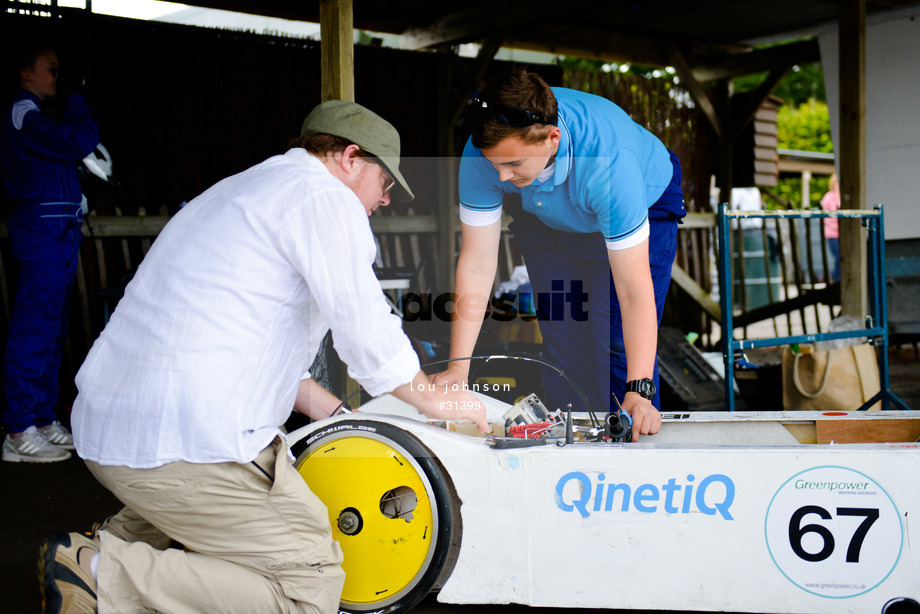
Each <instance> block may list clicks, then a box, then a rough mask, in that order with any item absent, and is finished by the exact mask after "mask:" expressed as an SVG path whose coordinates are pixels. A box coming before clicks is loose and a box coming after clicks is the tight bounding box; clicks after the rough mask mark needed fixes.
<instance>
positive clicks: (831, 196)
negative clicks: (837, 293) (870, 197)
mask: <svg viewBox="0 0 920 614" xmlns="http://www.w3.org/2000/svg"><path fill="white" fill-rule="evenodd" d="M821 208H822V209H823V210H825V211H837V210H838V209H840V184H839V183H838V182H837V173H833V174H832V175H831V181H830V186H829V188H828V191H827V193H826V194H825V195H824V196H822V197H821ZM824 238H825V239H826V240H827V249H828V250H829V251H830V253H831V281H840V228H839V224H838V223H837V218H835V217H826V218H824Z"/></svg>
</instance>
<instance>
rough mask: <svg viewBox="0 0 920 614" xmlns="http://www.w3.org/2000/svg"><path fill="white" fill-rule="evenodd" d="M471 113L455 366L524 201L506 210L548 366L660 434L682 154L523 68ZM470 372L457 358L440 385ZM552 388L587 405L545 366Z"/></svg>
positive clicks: (593, 400)
mask: <svg viewBox="0 0 920 614" xmlns="http://www.w3.org/2000/svg"><path fill="white" fill-rule="evenodd" d="M473 118H474V123H473V134H472V137H471V138H470V140H469V141H468V142H467V144H466V147H465V148H464V150H463V157H462V160H461V162H460V181H459V184H460V220H461V222H462V247H461V251H460V258H459V261H458V264H457V276H456V279H457V281H456V288H455V292H456V294H457V295H458V299H457V303H456V309H455V314H454V319H453V323H452V329H451V348H450V357H451V358H464V357H468V356H471V355H472V354H473V349H474V346H475V343H476V339H477V337H478V335H479V331H480V328H481V326H482V320H483V318H482V314H483V312H484V310H485V308H486V305H487V301H488V297H489V295H490V294H491V287H492V283H493V280H494V278H495V270H496V262H497V257H498V246H499V239H500V235H501V224H502V222H501V216H502V207H503V200H504V195H505V194H506V193H514V194H520V196H521V201H522V206H510V203H508V204H507V205H506V208H508V209H511V211H510V213H511V215H512V216H513V217H514V222H513V223H512V226H511V228H510V230H511V232H512V233H513V234H514V237H515V240H516V241H517V243H518V246H519V247H520V249H521V252H522V254H523V256H524V262H525V264H526V265H527V271H528V273H529V275H530V280H531V282H532V284H533V289H534V293H535V296H537V297H538V298H541V299H543V300H538V305H537V319H538V321H539V324H540V332H541V333H542V335H543V352H544V357H545V358H547V359H548V360H549V361H551V362H553V363H555V364H556V365H557V366H558V367H560V368H561V369H562V370H563V371H565V372H566V373H568V374H569V376H570V377H572V378H573V379H574V380H575V381H576V382H577V384H578V386H579V388H580V389H581V390H582V391H583V393H584V395H585V397H586V399H587V402H588V404H589V405H590V409H592V410H594V411H604V412H606V411H610V410H616V409H617V406H618V405H620V404H621V405H622V408H623V409H624V410H625V411H626V412H627V413H629V414H630V416H631V417H632V421H633V439H634V440H636V439H638V437H639V435H649V434H654V433H656V432H658V430H659V429H660V427H661V416H660V414H659V407H660V399H659V397H658V395H657V387H658V367H657V360H656V353H657V342H658V323H659V322H660V321H661V316H662V310H663V307H664V300H665V295H666V293H667V290H668V286H669V284H670V280H671V265H672V264H673V262H674V256H675V251H676V246H677V224H678V220H680V218H682V217H683V216H684V215H686V211H685V210H684V202H683V192H682V190H681V185H680V178H681V172H680V163H679V162H678V160H677V156H675V155H674V154H673V153H671V152H669V151H668V149H667V148H666V147H665V146H664V144H663V143H662V142H661V141H660V140H658V139H657V138H656V137H655V136H654V135H652V134H651V133H650V132H649V131H647V130H646V129H645V128H643V127H642V126H640V125H638V124H637V123H636V122H634V121H633V120H632V119H630V117H629V116H628V115H627V114H626V113H625V112H624V111H623V109H621V108H620V107H618V106H617V105H615V104H614V103H613V102H611V101H609V100H607V99H605V98H601V97H600V96H594V95H592V94H586V93H583V92H578V91H575V90H570V89H566V88H558V87H554V88H551V87H549V86H548V85H547V84H546V82H545V81H544V80H543V79H542V78H541V77H540V76H539V75H537V74H535V73H531V72H528V71H527V70H524V69H519V70H515V71H512V72H510V73H507V74H505V75H502V76H500V77H498V78H497V79H495V80H493V81H491V82H490V83H488V84H486V86H485V87H484V88H483V90H482V92H481V94H480V95H479V96H478V97H477V98H476V99H474V101H473ZM547 299H548V300H547ZM583 302H587V309H586V310H585V311H586V312H587V313H584V312H583V311H582V310H581V307H582V304H583ZM576 306H577V307H578V308H577V309H576ZM469 368H470V366H469V361H457V362H452V363H451V364H450V366H449V367H448V368H447V369H446V370H445V371H443V372H441V373H439V374H436V375H434V376H433V378H432V379H433V380H434V381H435V383H436V384H441V385H444V384H448V383H456V382H462V381H466V380H467V378H468V377H469ZM544 383H545V385H546V389H547V396H548V406H551V407H550V408H551V409H556V408H557V407H558V408H565V407H566V405H567V404H568V403H571V404H572V406H573V409H575V410H576V411H582V410H583V409H584V408H583V406H582V402H581V400H580V399H579V397H578V396H577V395H575V394H573V391H572V389H571V387H570V386H568V384H567V383H566V382H564V381H562V380H561V379H560V378H558V377H555V376H554V375H553V374H551V373H548V372H546V371H545V372H544ZM619 399H622V403H620V401H619Z"/></svg>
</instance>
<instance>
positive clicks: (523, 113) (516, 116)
mask: <svg viewBox="0 0 920 614" xmlns="http://www.w3.org/2000/svg"><path fill="white" fill-rule="evenodd" d="M472 110H473V116H474V117H478V118H479V119H490V120H494V121H497V122H498V123H500V124H507V125H509V126H516V127H518V128H524V127H526V126H533V125H534V124H548V125H551V126H555V125H556V121H555V120H553V121H549V120H547V119H546V118H545V117H543V116H542V115H538V114H536V113H534V112H532V111H528V110H526V109H520V108H518V107H510V106H508V105H504V104H492V103H491V102H487V101H485V100H483V99H481V98H473V109H472Z"/></svg>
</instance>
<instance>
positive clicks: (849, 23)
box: [838, 0, 869, 320]
mask: <svg viewBox="0 0 920 614" xmlns="http://www.w3.org/2000/svg"><path fill="white" fill-rule="evenodd" d="M838 42H839V57H840V69H839V74H840V201H841V202H840V208H841V209H865V208H867V207H866V0H841V2H840V36H839V41H838ZM840 254H841V255H842V256H843V257H842V258H841V262H840V283H841V301H840V307H841V314H842V315H848V316H854V317H856V318H859V319H860V320H862V318H863V317H864V316H865V315H866V313H868V303H869V301H868V288H867V284H866V271H867V253H866V240H865V233H864V232H863V230H862V227H861V225H860V220H858V219H847V220H843V219H842V220H840Z"/></svg>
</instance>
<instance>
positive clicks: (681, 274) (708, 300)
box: [671, 263, 722, 322]
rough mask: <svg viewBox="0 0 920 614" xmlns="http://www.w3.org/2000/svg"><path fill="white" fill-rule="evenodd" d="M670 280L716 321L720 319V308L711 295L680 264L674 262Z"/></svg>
mask: <svg viewBox="0 0 920 614" xmlns="http://www.w3.org/2000/svg"><path fill="white" fill-rule="evenodd" d="M671 281H672V282H674V283H675V284H677V285H678V287H680V288H681V289H682V290H683V291H684V292H686V293H687V294H688V295H690V298H692V299H693V300H694V301H695V302H696V304H697V305H699V306H700V307H701V308H702V309H703V311H705V312H706V313H708V314H709V316H710V317H711V318H712V319H713V320H715V321H716V322H720V321H721V320H722V308H721V307H719V304H718V303H717V302H715V301H714V300H712V296H711V295H710V294H709V293H708V292H706V291H705V290H703V288H702V287H701V286H700V285H699V284H698V283H696V281H695V280H694V279H693V278H692V277H690V275H689V274H687V272H686V271H684V270H683V269H682V268H680V266H679V265H678V264H677V263H675V264H674V265H673V266H672V267H671Z"/></svg>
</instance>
